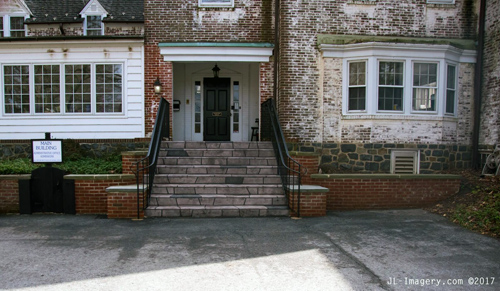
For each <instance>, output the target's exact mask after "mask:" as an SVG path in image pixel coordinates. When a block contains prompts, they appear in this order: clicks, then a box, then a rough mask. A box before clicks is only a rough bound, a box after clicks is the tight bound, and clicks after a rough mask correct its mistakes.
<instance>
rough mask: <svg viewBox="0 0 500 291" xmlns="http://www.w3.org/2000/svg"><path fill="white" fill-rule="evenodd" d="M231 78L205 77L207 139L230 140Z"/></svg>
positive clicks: (205, 126) (205, 138)
mask: <svg viewBox="0 0 500 291" xmlns="http://www.w3.org/2000/svg"><path fill="white" fill-rule="evenodd" d="M230 83H231V82H230V79H229V78H205V79H204V80H203V87H204V91H205V92H204V93H205V94H204V96H205V97H204V99H205V100H204V110H203V116H204V128H205V130H204V133H203V139H204V140H205V141H229V140H231V132H230V120H231V111H230V105H229V104H230V101H229V97H230V92H231V87H230Z"/></svg>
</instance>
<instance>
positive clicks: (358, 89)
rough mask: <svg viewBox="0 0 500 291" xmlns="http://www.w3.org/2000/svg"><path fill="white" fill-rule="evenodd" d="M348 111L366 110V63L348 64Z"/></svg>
mask: <svg viewBox="0 0 500 291" xmlns="http://www.w3.org/2000/svg"><path fill="white" fill-rule="evenodd" d="M348 78H349V80H348V84H349V88H348V93H347V94H348V97H347V99H348V109H347V110H348V111H364V110H366V62H365V61H361V62H349V76H348Z"/></svg>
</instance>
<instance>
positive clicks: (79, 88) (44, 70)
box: [0, 64, 124, 114]
mask: <svg viewBox="0 0 500 291" xmlns="http://www.w3.org/2000/svg"><path fill="white" fill-rule="evenodd" d="M2 73H3V76H2V81H3V86H2V89H3V105H4V106H3V107H4V109H3V113H4V114H116V113H122V112H123V111H124V108H123V102H124V97H123V96H124V88H123V82H124V81H123V65H122V64H57V65H54V64H50V65H48V64H40V65H38V64H37V65H4V66H3V70H2ZM0 93H2V92H0Z"/></svg>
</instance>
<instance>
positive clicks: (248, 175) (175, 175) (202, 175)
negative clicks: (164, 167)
mask: <svg viewBox="0 0 500 291" xmlns="http://www.w3.org/2000/svg"><path fill="white" fill-rule="evenodd" d="M193 176H194V177H204V178H208V177H243V178H279V177H280V175H278V174H276V175H270V174H161V173H157V174H156V175H155V177H193Z"/></svg>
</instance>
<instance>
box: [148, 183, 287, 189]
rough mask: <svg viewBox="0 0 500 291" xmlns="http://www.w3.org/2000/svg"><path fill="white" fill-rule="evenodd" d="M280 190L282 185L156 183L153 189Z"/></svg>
mask: <svg viewBox="0 0 500 291" xmlns="http://www.w3.org/2000/svg"><path fill="white" fill-rule="evenodd" d="M165 187H168V188H280V187H282V185H281V184H163V183H161V184H160V183H154V185H153V188H165Z"/></svg>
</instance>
